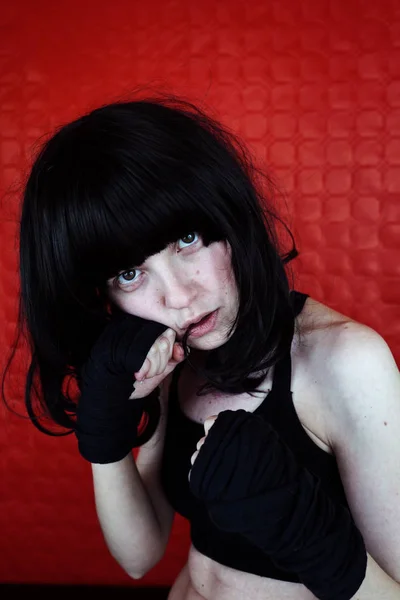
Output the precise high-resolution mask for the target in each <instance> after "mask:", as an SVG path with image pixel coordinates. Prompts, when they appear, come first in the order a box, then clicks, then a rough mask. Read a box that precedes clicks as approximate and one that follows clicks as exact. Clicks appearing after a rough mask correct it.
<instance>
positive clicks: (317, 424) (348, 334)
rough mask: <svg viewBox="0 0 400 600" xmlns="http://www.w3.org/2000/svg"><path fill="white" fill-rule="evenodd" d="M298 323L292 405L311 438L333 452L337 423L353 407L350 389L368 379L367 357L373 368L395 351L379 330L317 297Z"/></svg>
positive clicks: (293, 351)
mask: <svg viewBox="0 0 400 600" xmlns="http://www.w3.org/2000/svg"><path fill="white" fill-rule="evenodd" d="M297 321H298V322H297V326H298V329H299V332H300V337H298V338H296V341H295V342H294V345H293V348H292V365H293V375H292V378H293V391H294V394H293V401H294V403H295V407H296V411H297V413H298V416H299V418H300V421H301V422H302V425H303V427H304V428H305V429H306V431H307V432H308V434H309V435H310V437H311V438H312V439H313V440H314V441H315V442H316V443H317V444H318V445H319V446H320V447H322V448H323V449H324V450H326V451H327V452H333V441H332V435H333V433H332V424H333V423H335V422H338V415H339V413H340V411H342V413H343V414H344V412H345V411H346V410H348V408H349V407H347V406H346V403H348V402H349V397H350V394H346V386H347V387H348V386H349V381H352V382H353V384H354V385H357V379H361V378H363V376H364V375H363V373H364V371H365V361H366V357H368V360H369V364H371V363H372V362H374V361H377V362H378V363H379V360H380V357H381V356H382V354H385V353H386V354H387V353H388V352H389V354H390V350H388V347H387V344H386V342H385V340H384V339H383V338H382V337H381V336H380V335H379V334H378V332H376V331H375V330H374V329H372V328H371V327H369V326H368V325H366V324H363V323H360V322H358V321H356V320H354V319H352V318H351V317H349V316H347V315H345V314H343V313H341V312H338V311H336V310H334V309H332V308H331V307H329V306H327V305H326V304H323V303H321V302H319V301H317V300H315V299H313V298H308V299H307V301H306V304H305V306H304V308H303V311H302V312H301V314H300V315H299V317H298V319H297ZM392 360H393V359H392ZM352 407H353V408H354V404H353V405H352ZM339 420H340V418H339Z"/></svg>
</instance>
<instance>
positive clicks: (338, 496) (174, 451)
mask: <svg viewBox="0 0 400 600" xmlns="http://www.w3.org/2000/svg"><path fill="white" fill-rule="evenodd" d="M291 298H292V302H293V306H294V309H295V310H294V312H295V315H296V316H297V315H298V314H300V312H301V311H302V309H303V307H304V303H305V301H306V299H307V298H308V295H307V294H302V293H300V292H297V291H292V292H291ZM182 366H183V363H182V364H181V365H179V367H177V368H176V369H175V371H174V374H173V378H172V381H171V386H170V397H169V403H168V422H167V429H166V437H165V446H164V454H163V461H162V472H161V479H162V485H163V488H164V491H165V493H166V496H167V498H168V500H169V502H170V504H171V505H172V507H173V508H174V509H175V510H176V511H177V512H178V513H179V514H180V515H182V516H183V517H185V518H187V519H188V520H189V521H190V535H191V541H192V544H193V545H194V547H195V548H196V549H197V550H198V551H199V552H201V553H202V554H204V555H205V556H208V557H210V558H211V559H213V560H215V561H216V562H218V563H220V564H222V565H226V566H228V567H231V568H233V569H237V570H239V571H245V572H248V573H254V574H255V575H260V576H261V577H270V578H272V579H279V580H282V581H291V582H299V578H298V577H297V575H296V574H294V573H289V572H285V571H282V570H280V569H277V568H276V567H275V565H274V564H273V562H272V561H271V560H270V559H269V558H268V556H266V555H265V554H264V553H263V552H261V550H259V549H258V548H255V547H254V546H252V545H251V544H250V543H249V542H247V541H246V540H245V539H243V538H242V537H241V536H239V535H236V534H231V533H225V532H223V531H220V530H219V529H217V528H216V526H215V525H214V524H213V523H212V522H211V521H210V519H209V518H208V515H207V511H206V510H205V507H204V505H203V504H202V503H201V502H199V501H198V500H197V499H196V498H195V497H194V496H193V494H192V493H191V491H190V489H189V484H188V473H189V471H190V469H191V466H192V465H191V464H190V458H191V456H192V454H193V453H194V452H195V451H196V444H197V442H198V441H199V439H200V438H202V437H203V436H204V427H203V425H202V424H200V423H196V422H195V421H192V420H190V419H189V418H188V417H186V416H185V415H184V414H183V412H182V410H181V409H180V405H179V402H178V397H177V384H178V377H179V372H180V369H181V367H182ZM290 388H291V357H290V350H289V351H288V353H287V354H286V356H285V357H284V358H283V359H282V360H281V361H280V362H278V363H277V364H276V365H275V370H274V378H273V385H272V389H271V391H270V392H269V393H268V394H267V396H266V397H265V399H264V400H263V402H262V403H261V404H260V405H259V406H258V407H257V408H256V410H255V411H254V412H255V413H257V414H260V415H262V416H263V417H264V418H265V419H266V420H267V421H268V422H269V423H271V425H272V426H273V427H274V428H275V429H276V431H278V433H279V434H280V436H281V437H282V438H283V439H284V441H285V442H286V443H287V445H288V446H289V447H290V448H291V449H292V451H293V452H294V454H295V455H296V457H297V459H298V460H299V462H300V463H301V464H303V466H304V467H306V468H307V469H308V470H310V471H312V472H313V473H314V474H315V475H316V476H317V477H319V479H320V481H321V488H323V489H324V490H325V491H326V493H327V494H328V495H329V496H330V497H331V499H332V500H333V501H334V502H336V503H340V504H342V505H344V506H346V507H347V508H349V506H348V503H347V500H346V496H345V492H344V489H343V485H342V482H341V479H340V475H339V471H338V467H337V463H336V460H335V458H334V457H333V456H332V455H330V454H328V453H327V452H324V451H323V450H322V449H321V448H319V446H317V445H316V444H315V443H314V442H313V441H312V439H311V438H310V437H309V436H308V435H307V433H306V432H305V430H304V429H303V427H302V425H301V423H300V420H299V418H298V416H297V413H296V410H295V408H294V405H293V400H292V392H291V389H290Z"/></svg>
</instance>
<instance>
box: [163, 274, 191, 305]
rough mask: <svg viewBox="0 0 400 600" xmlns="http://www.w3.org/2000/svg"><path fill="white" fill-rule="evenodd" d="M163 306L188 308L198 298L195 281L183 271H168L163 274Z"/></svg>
mask: <svg viewBox="0 0 400 600" xmlns="http://www.w3.org/2000/svg"><path fill="white" fill-rule="evenodd" d="M162 296H163V304H164V306H165V307H166V308H173V309H180V310H182V309H183V308H188V307H189V306H191V304H192V303H193V300H194V298H195V296H196V287H195V285H194V282H193V280H192V279H191V278H190V277H188V276H187V274H186V273H184V272H182V269H180V270H179V269H168V270H166V271H164V273H163V281H162Z"/></svg>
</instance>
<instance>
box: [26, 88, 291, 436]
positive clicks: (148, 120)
mask: <svg viewBox="0 0 400 600" xmlns="http://www.w3.org/2000/svg"><path fill="white" fill-rule="evenodd" d="M274 188H275V186H274V183H273V181H272V180H271V178H270V177H269V176H268V175H266V174H264V173H262V172H261V171H260V170H259V169H257V168H256V167H255V165H254V162H253V160H252V159H251V157H250V154H249V152H248V150H247V149H246V148H245V146H244V144H243V143H242V142H241V141H240V140H239V139H238V137H237V136H235V135H234V134H233V133H232V132H230V131H228V129H227V128H226V127H223V126H222V125H221V124H220V123H219V122H218V121H217V120H216V119H214V118H212V117H211V116H210V115H208V114H206V113H205V112H204V111H203V110H202V109H200V108H199V107H198V106H195V105H193V104H192V103H191V102H189V101H186V100H183V99H179V98H176V97H174V96H173V97H171V96H162V97H160V96H157V97H153V98H151V99H141V100H135V101H130V102H116V103H113V104H108V105H105V106H102V107H99V108H96V109H95V110H93V111H91V112H89V113H88V114H85V115H84V116H81V117H80V118H78V119H76V120H75V121H73V122H70V123H68V124H66V125H63V126H62V127H60V128H59V129H58V130H57V131H56V133H55V134H54V135H52V137H51V138H50V139H48V140H47V141H46V142H45V143H44V144H43V145H42V147H41V150H40V152H39V153H38V154H37V156H36V159H35V161H34V164H33V166H32V169H31V171H30V173H29V177H28V179H27V182H26V185H25V187H24V194H23V204H22V214H21V221H20V242H19V243H20V278H21V298H20V315H19V331H22V329H23V328H25V330H26V332H27V334H28V339H29V342H30V349H31V356H32V360H31V364H30V368H29V370H28V376H27V381H26V386H25V404H26V407H27V410H28V414H29V417H30V418H31V419H32V421H33V422H34V424H35V425H36V426H37V427H38V428H39V429H40V430H41V431H44V432H46V433H50V434H51V433H54V432H53V431H52V430H51V428H50V427H48V426H44V425H43V424H41V422H40V419H41V417H43V418H46V419H47V420H49V419H50V421H51V422H52V423H53V424H57V425H58V426H60V427H61V428H62V431H63V433H69V432H70V431H71V430H73V427H74V417H75V408H76V401H79V394H76V393H72V392H71V391H70V390H71V386H69V385H68V382H69V383H70V382H71V380H72V381H75V382H77V381H79V372H80V369H81V367H82V365H83V363H84V362H85V360H86V358H87V356H88V353H89V349H90V348H91V346H92V344H93V343H94V341H95V340H96V338H97V336H98V335H99V333H100V332H101V330H102V329H103V328H104V326H105V324H106V323H107V320H108V319H109V318H110V314H112V311H113V307H112V305H111V307H110V299H109V296H108V295H107V286H106V282H107V280H108V279H109V278H110V277H112V276H114V275H116V274H117V273H118V272H121V271H122V270H124V269H129V268H131V267H132V266H134V265H140V264H141V263H143V262H144V261H145V259H146V258H147V257H149V256H151V255H152V254H154V253H156V252H159V251H161V250H162V249H164V248H165V247H166V246H167V244H168V243H171V242H174V241H176V240H177V239H178V238H180V237H182V236H184V235H186V234H188V233H190V232H193V231H196V232H198V233H200V234H201V236H202V237H203V240H204V242H205V243H206V244H210V243H212V242H214V241H221V240H226V241H228V242H229V244H230V247H231V251H232V267H233V271H234V275H235V278H236V284H237V287H238V292H239V310H238V314H237V317H236V321H235V323H234V325H233V327H232V331H233V333H232V335H231V337H230V338H229V339H228V341H227V342H226V343H225V344H224V345H223V346H222V347H220V348H218V349H216V350H213V351H211V352H210V353H209V356H208V360H207V362H206V365H205V367H204V370H203V373H204V375H205V377H206V380H207V381H208V383H207V384H206V386H205V387H204V388H203V390H202V393H205V392H206V391H207V390H209V389H210V388H216V389H219V390H222V391H225V392H227V393H241V392H244V391H247V392H250V393H251V392H253V391H255V390H256V389H257V386H258V385H259V384H260V382H261V381H262V379H263V378H264V377H265V373H266V372H267V371H268V369H269V368H271V367H272V366H273V365H274V364H275V363H276V362H277V361H278V360H280V359H281V358H282V357H283V355H284V354H285V353H286V352H288V350H290V343H291V340H292V337H293V333H294V329H295V327H294V315H293V309H292V306H291V302H290V285H289V281H288V276H287V273H286V271H285V265H286V263H288V262H289V261H290V260H291V259H292V258H294V257H295V256H297V250H296V247H295V245H294V241H293V236H292V234H291V233H290V231H289V230H288V228H287V226H286V225H284V227H285V228H286V230H287V231H289V234H290V237H291V239H292V242H293V247H292V250H291V251H290V252H289V253H286V254H283V253H282V252H280V250H279V248H280V244H279V240H278V235H277V231H276V228H275V224H276V222H277V221H279V222H281V223H282V220H281V218H280V217H279V216H278V215H277V214H276V213H275V211H274V210H273V208H272V194H273V192H274ZM270 195H271V197H269V196H270ZM184 342H185V340H184ZM260 373H263V375H260ZM255 374H257V375H255ZM35 382H36V384H35ZM38 389H39V390H40V391H39V392H38V391H37V390H38ZM35 390H36V392H35ZM35 396H36V402H34V397H35ZM38 399H39V408H38V407H37V400H38ZM59 434H60V433H58V434H57V435H59Z"/></svg>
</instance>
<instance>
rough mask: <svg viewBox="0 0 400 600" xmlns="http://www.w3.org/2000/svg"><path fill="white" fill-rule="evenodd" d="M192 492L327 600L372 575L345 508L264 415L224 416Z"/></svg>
mask: <svg viewBox="0 0 400 600" xmlns="http://www.w3.org/2000/svg"><path fill="white" fill-rule="evenodd" d="M190 488H191V491H192V492H193V494H194V495H195V496H196V497H197V498H198V499H199V500H201V501H203V502H204V503H205V504H206V505H207V508H208V512H209V516H210V518H211V520H212V521H213V522H214V523H215V525H216V526H217V527H218V528H220V529H222V530H224V531H229V532H234V533H239V534H242V535H243V536H245V537H246V538H247V539H248V540H249V541H250V542H251V543H252V544H254V545H255V546H257V547H258V548H260V549H261V550H263V551H264V552H265V553H266V554H268V556H269V557H270V558H271V560H273V562H274V563H275V564H276V566H277V567H279V568H281V569H283V570H286V571H291V572H294V573H297V574H298V576H299V578H300V580H301V581H302V583H303V584H304V585H305V586H306V587H307V588H308V589H310V590H311V591H312V593H313V594H314V595H315V596H316V597H317V598H321V599H322V600H349V598H352V597H353V596H354V594H355V593H356V592H357V590H358V589H359V587H360V585H361V583H362V581H363V580H364V577H365V571H366V564H367V554H366V550H365V546H364V541H363V538H362V536H361V534H360V532H359V530H358V529H357V527H356V525H355V524H354V521H353V519H352V517H351V515H350V513H349V511H348V510H347V508H345V507H344V506H341V505H335V504H334V503H333V502H332V500H331V499H330V498H329V496H328V495H327V494H326V493H325V492H324V491H323V490H322V489H321V487H320V484H319V480H318V479H317V478H316V477H315V476H314V475H313V474H312V473H310V472H309V471H308V470H307V469H305V468H304V467H302V466H301V465H299V464H298V463H297V461H296V459H295V456H294V454H293V453H292V451H291V450H290V448H289V447H288V446H287V445H286V444H285V443H284V442H283V441H282V440H281V439H280V437H279V435H278V434H277V432H276V431H275V430H274V429H273V428H272V427H271V426H270V425H269V424H268V423H267V422H266V421H265V420H264V419H262V417H260V416H259V415H254V414H253V413H250V412H247V411H245V410H237V411H231V410H227V411H223V412H221V413H219V415H218V418H217V420H216V421H215V423H214V425H213V426H212V428H211V429H210V431H209V432H208V434H207V437H206V440H205V442H204V444H203V446H202V447H201V449H200V451H199V454H198V456H197V458H196V460H195V462H194V465H193V468H192V471H191V474H190Z"/></svg>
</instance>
